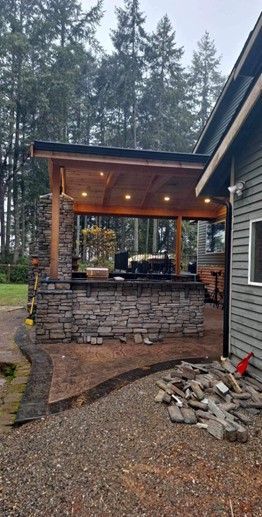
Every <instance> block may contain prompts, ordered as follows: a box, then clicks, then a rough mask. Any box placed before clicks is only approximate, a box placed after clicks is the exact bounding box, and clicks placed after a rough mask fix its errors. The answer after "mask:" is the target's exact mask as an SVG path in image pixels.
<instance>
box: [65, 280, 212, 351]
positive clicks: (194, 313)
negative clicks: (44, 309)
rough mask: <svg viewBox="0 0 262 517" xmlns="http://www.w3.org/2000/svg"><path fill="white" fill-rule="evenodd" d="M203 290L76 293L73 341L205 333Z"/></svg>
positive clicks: (121, 288) (137, 288)
mask: <svg viewBox="0 0 262 517" xmlns="http://www.w3.org/2000/svg"><path fill="white" fill-rule="evenodd" d="M203 305H204V296H203V288H202V286H201V285H200V286H199V287H198V288H196V285H195V286H194V288H193V289H192V288H189V286H187V287H186V285H185V284H183V285H182V286H181V287H178V286H177V285H173V286H169V287H167V286H162V287H161V285H155V286H143V285H141V284H134V285H133V286H132V285H131V286H126V285H124V284H123V285H117V286H115V285H114V286H110V287H109V286H107V285H105V286H104V287H102V286H99V285H97V286H92V287H91V289H90V291H89V292H87V291H86V290H85V289H77V290H73V306H72V313H73V326H72V339H73V341H77V342H78V343H83V342H85V341H86V340H87V339H88V336H102V337H119V336H121V335H123V336H128V335H131V334H135V333H142V334H146V335H150V336H152V337H153V336H154V337H156V336H158V335H159V334H161V335H163V336H166V335H170V336H186V335H196V336H201V335H202V334H203Z"/></svg>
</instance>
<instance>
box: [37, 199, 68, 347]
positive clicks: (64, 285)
mask: <svg viewBox="0 0 262 517" xmlns="http://www.w3.org/2000/svg"><path fill="white" fill-rule="evenodd" d="M51 214H52V194H47V195H45V196H41V197H40V200H39V204H38V225H37V244H36V253H37V254H38V258H39V266H38V273H39V276H40V286H39V289H38V294H37V310H36V341H37V342H38V343H41V342H50V341H52V342H59V341H62V342H70V340H71V325H72V291H71V285H70V280H71V277H72V254H73V239H74V211H73V199H72V198H70V197H69V196H67V195H65V194H62V195H61V196H60V219H59V228H60V230H59V249H58V279H57V281H52V282H46V281H45V279H46V278H47V277H49V268H50V248H51V246H50V245H51ZM34 271H35V268H34ZM32 273H33V271H32ZM32 278H33V275H31V280H32ZM31 290H32V289H31Z"/></svg>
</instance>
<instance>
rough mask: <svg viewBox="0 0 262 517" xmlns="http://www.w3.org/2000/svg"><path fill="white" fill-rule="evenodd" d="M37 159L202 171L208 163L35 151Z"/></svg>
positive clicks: (34, 154)
mask: <svg viewBox="0 0 262 517" xmlns="http://www.w3.org/2000/svg"><path fill="white" fill-rule="evenodd" d="M31 156H34V157H36V158H49V159H52V160H59V159H60V160H75V161H80V162H100V163H113V164H114V163H115V164H116V163H119V164H122V165H124V164H130V165H140V166H141V165H143V166H149V167H166V168H172V169H175V168H178V169H181V168H182V169H196V170H202V169H203V167H204V165H205V163H206V161H205V160H203V162H191V161H190V162H184V161H179V160H175V159H174V161H167V160H152V159H149V160H145V159H142V158H137V159H134V158H125V157H123V158H118V157H115V156H99V155H96V154H79V153H71V152H70V153H66V152H56V151H44V150H43V151H42V150H37V149H34V150H33V154H31Z"/></svg>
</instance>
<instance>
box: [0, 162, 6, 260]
mask: <svg viewBox="0 0 262 517" xmlns="http://www.w3.org/2000/svg"><path fill="white" fill-rule="evenodd" d="M0 225H1V260H2V261H3V262H4V260H5V194H4V177H3V174H2V171H1V175H0Z"/></svg>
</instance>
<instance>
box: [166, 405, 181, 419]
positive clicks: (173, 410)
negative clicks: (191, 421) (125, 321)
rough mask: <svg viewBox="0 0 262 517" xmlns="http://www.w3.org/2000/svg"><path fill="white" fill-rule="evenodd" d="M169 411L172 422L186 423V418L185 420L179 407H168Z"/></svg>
mask: <svg viewBox="0 0 262 517" xmlns="http://www.w3.org/2000/svg"><path fill="white" fill-rule="evenodd" d="M167 410H168V414H169V417H170V420H171V422H176V423H182V422H184V418H183V415H182V413H181V410H180V409H179V407H177V406H168V408H167Z"/></svg>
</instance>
